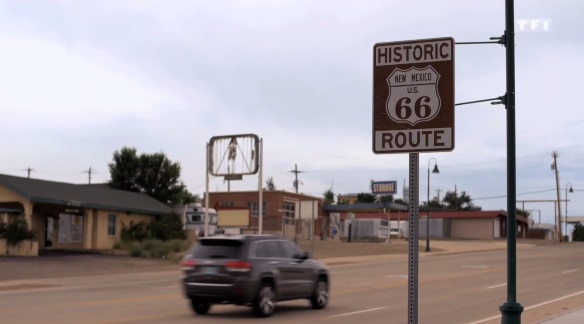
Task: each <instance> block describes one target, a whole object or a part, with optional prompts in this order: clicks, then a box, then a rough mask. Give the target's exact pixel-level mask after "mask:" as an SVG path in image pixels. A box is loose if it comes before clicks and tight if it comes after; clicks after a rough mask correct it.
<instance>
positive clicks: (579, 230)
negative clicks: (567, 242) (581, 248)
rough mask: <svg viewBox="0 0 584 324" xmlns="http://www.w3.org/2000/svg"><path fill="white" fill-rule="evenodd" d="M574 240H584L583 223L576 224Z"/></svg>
mask: <svg viewBox="0 0 584 324" xmlns="http://www.w3.org/2000/svg"><path fill="white" fill-rule="evenodd" d="M572 241H575V242H577V241H584V225H583V224H582V223H576V225H574V231H573V232H572Z"/></svg>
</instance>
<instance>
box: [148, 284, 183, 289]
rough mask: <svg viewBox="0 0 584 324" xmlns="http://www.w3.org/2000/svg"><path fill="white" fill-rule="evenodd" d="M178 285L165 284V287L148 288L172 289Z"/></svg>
mask: <svg viewBox="0 0 584 324" xmlns="http://www.w3.org/2000/svg"><path fill="white" fill-rule="evenodd" d="M178 287H179V285H174V286H165V287H152V288H150V289H173V288H178Z"/></svg>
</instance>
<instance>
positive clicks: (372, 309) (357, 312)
mask: <svg viewBox="0 0 584 324" xmlns="http://www.w3.org/2000/svg"><path fill="white" fill-rule="evenodd" d="M386 308H387V306H384V307H377V308H370V309H364V310H360V311H356V312H350V313H344V314H338V315H333V316H329V317H327V318H335V317H342V316H349V315H356V314H362V313H367V312H373V311H377V310H382V309H386Z"/></svg>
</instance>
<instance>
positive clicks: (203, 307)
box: [191, 299, 211, 315]
mask: <svg viewBox="0 0 584 324" xmlns="http://www.w3.org/2000/svg"><path fill="white" fill-rule="evenodd" d="M191 308H192V309H193V311H194V312H195V313H197V314H198V315H206V314H207V313H209V310H210V309H211V305H209V304H205V303H201V302H199V301H197V300H195V299H191Z"/></svg>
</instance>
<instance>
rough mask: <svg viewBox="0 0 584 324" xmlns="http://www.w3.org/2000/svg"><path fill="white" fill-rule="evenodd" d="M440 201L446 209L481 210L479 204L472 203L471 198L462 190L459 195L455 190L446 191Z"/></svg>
mask: <svg viewBox="0 0 584 324" xmlns="http://www.w3.org/2000/svg"><path fill="white" fill-rule="evenodd" d="M442 202H443V203H444V204H445V205H446V206H445V207H446V208H448V209H454V210H481V207H480V206H476V205H474V204H473V202H472V198H471V197H470V196H469V195H468V194H467V193H466V192H465V191H462V192H461V193H460V195H459V194H457V193H456V192H455V191H447V192H446V195H444V198H443V199H442Z"/></svg>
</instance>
